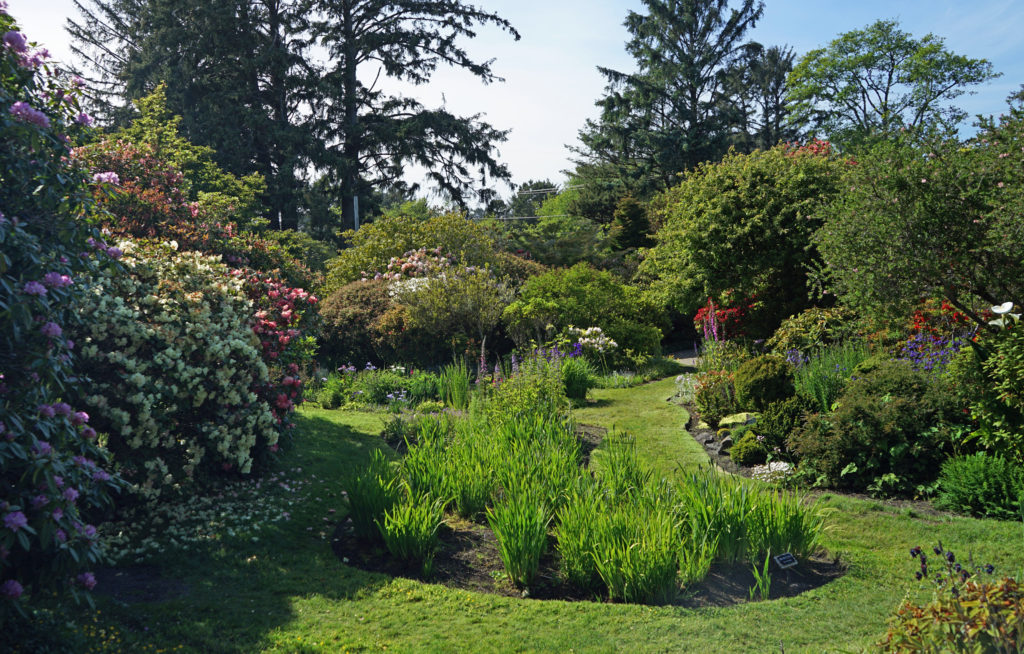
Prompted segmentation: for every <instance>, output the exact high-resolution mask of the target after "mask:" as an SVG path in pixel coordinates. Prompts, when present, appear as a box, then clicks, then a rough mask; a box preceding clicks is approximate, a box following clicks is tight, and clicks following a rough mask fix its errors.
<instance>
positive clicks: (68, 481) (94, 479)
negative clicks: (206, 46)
mask: <svg viewBox="0 0 1024 654" xmlns="http://www.w3.org/2000/svg"><path fill="white" fill-rule="evenodd" d="M0 33H3V34H5V35H7V36H8V37H13V38H8V39H7V40H6V42H5V44H4V47H3V49H2V50H0V375H2V377H3V380H2V381H0V386H2V392H0V431H2V436H0V480H2V481H0V507H3V508H2V509H0V513H2V516H0V520H2V521H3V523H4V527H3V529H2V530H0V551H2V553H3V556H0V587H2V588H3V597H2V598H0V629H3V631H4V635H3V642H4V643H8V644H9V645H11V646H18V645H21V644H22V643H23V642H24V643H25V647H26V651H30V650H32V648H33V646H34V645H37V644H38V645H39V646H41V647H45V646H46V644H48V642H42V643H41V642H40V641H49V640H50V639H49V637H48V636H49V635H50V634H47V635H46V636H41V637H40V638H39V640H36V639H35V638H34V636H33V635H32V634H31V633H26V632H27V631H28V630H22V629H20V628H13V629H12V628H11V627H12V623H13V622H20V620H19V616H24V615H25V607H24V606H23V604H24V603H25V600H26V599H28V598H29V596H31V598H32V599H33V600H35V599H37V598H39V599H41V598H43V597H44V596H46V597H47V598H48V596H50V595H51V593H50V591H52V590H55V591H57V593H56V596H55V598H54V599H55V600H56V602H58V603H59V602H67V600H69V599H72V598H73V599H75V600H76V601H77V600H80V599H83V597H88V595H85V594H84V592H85V591H86V590H89V588H88V587H86V584H85V580H86V579H91V573H90V576H89V577H87V578H86V577H78V575H79V574H80V573H82V574H85V573H84V571H86V570H90V569H92V567H93V566H94V565H97V564H99V563H101V562H102V561H103V560H104V558H105V555H104V550H103V548H102V546H101V544H100V543H99V541H98V540H97V538H96V534H95V527H94V526H93V525H92V524H89V523H91V521H92V520H93V516H97V517H98V516H102V515H103V514H104V513H105V512H106V511H108V510H109V508H110V506H111V504H112V500H113V497H114V494H115V492H118V491H120V490H122V489H123V488H124V486H125V484H124V482H123V481H122V480H121V479H120V478H119V477H117V476H114V475H112V474H111V473H110V471H112V466H111V465H110V455H109V452H107V451H106V450H105V449H104V448H103V447H101V446H100V444H99V443H98V442H97V438H96V431H95V429H94V428H93V427H91V426H90V425H89V424H88V421H89V419H90V418H89V416H88V415H86V414H85V413H84V412H83V410H84V409H86V408H87V406H86V404H85V397H84V396H85V395H86V394H87V393H88V384H87V383H83V382H82V380H81V375H80V373H79V372H78V371H77V370H75V369H74V368H73V367H72V364H73V359H72V357H74V356H75V355H76V354H77V352H78V351H77V350H74V349H72V348H73V345H72V342H71V340H69V338H68V334H67V332H68V331H70V330H71V329H72V328H75V327H80V326H81V325H82V323H83V322H84V319H83V317H82V316H81V315H80V313H81V312H80V307H81V302H82V301H83V300H85V299H86V295H87V291H86V284H85V283H84V282H85V279H86V277H87V276H88V275H89V274H100V270H101V269H104V268H111V267H115V266H116V264H115V262H114V260H113V256H114V255H115V254H116V252H113V251H111V250H109V249H107V248H106V247H104V248H103V249H102V250H100V249H98V248H93V247H91V246H90V245H89V243H90V242H97V241H93V240H92V239H99V238H100V233H99V230H98V229H97V227H98V226H97V224H96V222H94V220H93V218H94V211H95V210H96V205H95V203H94V202H93V199H92V194H91V192H90V177H89V176H90V171H89V170H88V169H87V168H85V167H83V166H81V165H80V162H77V161H76V160H75V159H74V158H73V157H72V154H71V149H70V148H69V146H68V143H67V142H66V139H68V138H70V139H78V138H81V136H82V135H83V132H85V131H86V128H85V127H84V126H83V125H80V124H78V122H76V115H77V114H78V113H79V112H80V111H81V106H80V104H79V103H80V101H81V99H82V92H81V91H80V90H79V89H78V88H77V87H72V86H65V85H64V80H66V75H65V74H64V73H63V72H61V71H60V70H59V69H58V68H56V67H55V66H54V65H53V64H52V63H50V62H48V61H46V59H47V57H45V56H43V55H42V51H41V50H35V49H33V48H29V47H28V46H27V44H26V45H25V47H24V48H23V50H24V51H22V52H19V49H21V48H16V47H15V45H17V43H18V37H19V36H20V37H22V38H24V35H22V34H21V33H20V31H19V27H18V26H17V25H16V24H15V22H14V20H13V18H11V16H10V15H9V14H8V13H7V8H6V5H5V6H4V10H3V11H0ZM33 58H41V59H42V60H43V62H42V63H41V64H39V66H38V68H37V67H35V66H32V65H31V64H30V62H31V61H32V60H33ZM94 186H100V185H99V184H95V183H94ZM104 187H105V188H108V189H109V187H106V186H105V185H104ZM33 287H34V288H33ZM78 347H81V346H80V345H78ZM90 412H91V409H90ZM76 578H77V580H76ZM90 585H91V584H90ZM23 592H24V593H25V595H22V593H23ZM28 613H29V614H30V615H33V614H34V612H33V611H32V609H31V608H29V609H28ZM35 615H38V614H35ZM23 637H24V638H25V640H24V641H22V638H23ZM83 646H84V643H83ZM3 647H5V648H6V647H7V646H6V645H5V646H3Z"/></svg>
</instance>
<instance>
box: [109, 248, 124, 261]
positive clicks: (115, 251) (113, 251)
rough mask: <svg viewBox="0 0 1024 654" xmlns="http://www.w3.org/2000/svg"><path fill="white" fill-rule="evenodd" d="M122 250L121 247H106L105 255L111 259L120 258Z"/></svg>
mask: <svg viewBox="0 0 1024 654" xmlns="http://www.w3.org/2000/svg"><path fill="white" fill-rule="evenodd" d="M122 254H124V252H123V251H122V250H121V248H107V256H108V257H110V258H111V259H120V258H121V255H122Z"/></svg>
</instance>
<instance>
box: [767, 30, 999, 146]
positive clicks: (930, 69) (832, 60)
mask: <svg viewBox="0 0 1024 654" xmlns="http://www.w3.org/2000/svg"><path fill="white" fill-rule="evenodd" d="M996 77H999V74H997V73H994V72H993V71H992V64H991V63H989V62H988V61H986V60H984V59H968V58H967V57H964V56H961V55H957V54H954V53H952V52H950V51H948V50H946V49H945V47H944V45H943V39H941V38H940V37H937V36H935V35H933V34H927V35H925V36H924V38H922V39H920V40H918V39H914V38H913V37H912V36H911V35H910V34H908V33H906V32H903V31H901V30H900V29H899V23H898V22H896V21H895V20H878V21H876V22H874V23H872V24H871V25H868V26H867V27H865V28H864V29H860V30H852V31H850V32H846V33H844V34H840V35H839V37H838V38H836V39H835V40H833V41H832V42H831V43H829V44H828V46H827V47H825V48H819V49H817V50H812V51H810V52H808V53H807V54H806V55H804V56H803V57H801V58H800V61H799V62H797V65H796V67H795V68H794V69H793V72H792V73H790V75H789V80H788V83H789V93H788V96H787V100H788V101H789V102H790V103H792V107H793V109H792V111H793V116H792V119H793V122H794V123H796V124H798V125H801V126H813V127H814V128H816V129H817V130H818V133H819V134H824V135H827V136H828V137H829V138H831V139H833V140H834V141H837V142H841V143H843V144H844V145H849V144H852V143H857V142H859V141H862V140H863V139H865V138H867V137H871V136H879V135H884V134H890V133H893V132H896V131H897V130H899V129H900V128H918V127H924V128H929V127H933V126H935V125H938V124H943V125H947V126H953V125H955V124H956V123H958V122H959V121H961V120H963V118H964V117H965V116H966V112H964V111H962V110H960V109H958V108H956V107H953V106H950V105H949V104H948V103H949V102H950V101H951V100H954V99H956V98H957V97H959V96H961V95H963V94H964V93H971V92H972V91H969V90H968V89H967V88H966V87H969V86H975V85H978V84H982V83H984V82H987V81H989V80H991V79H993V78H996Z"/></svg>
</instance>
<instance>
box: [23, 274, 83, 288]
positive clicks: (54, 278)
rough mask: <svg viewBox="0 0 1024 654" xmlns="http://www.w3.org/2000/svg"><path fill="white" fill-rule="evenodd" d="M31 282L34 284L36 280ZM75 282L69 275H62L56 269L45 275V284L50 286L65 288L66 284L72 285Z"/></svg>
mask: <svg viewBox="0 0 1024 654" xmlns="http://www.w3.org/2000/svg"><path fill="white" fill-rule="evenodd" d="M29 283H30V284H33V283H35V282H29ZM74 283H75V282H74V280H73V279H71V278H70V277H69V276H67V275H62V274H60V273H59V272H56V271H51V272H48V273H46V274H45V275H43V284H44V285H46V286H49V287H50V288H64V287H65V286H71V285H72V284H74Z"/></svg>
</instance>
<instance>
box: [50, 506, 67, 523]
mask: <svg viewBox="0 0 1024 654" xmlns="http://www.w3.org/2000/svg"><path fill="white" fill-rule="evenodd" d="M51 515H52V516H53V521H54V522H57V521H59V520H60V519H61V518H63V517H64V509H62V508H60V507H57V508H56V509H54V510H53V513H52V514H51Z"/></svg>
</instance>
